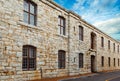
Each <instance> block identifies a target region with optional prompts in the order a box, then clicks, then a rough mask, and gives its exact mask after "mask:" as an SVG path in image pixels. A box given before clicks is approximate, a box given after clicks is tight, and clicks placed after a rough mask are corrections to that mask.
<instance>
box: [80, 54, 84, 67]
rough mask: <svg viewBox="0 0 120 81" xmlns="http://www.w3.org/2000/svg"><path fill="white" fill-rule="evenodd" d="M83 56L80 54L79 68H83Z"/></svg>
mask: <svg viewBox="0 0 120 81" xmlns="http://www.w3.org/2000/svg"><path fill="white" fill-rule="evenodd" d="M83 60H84V59H83V54H82V53H80V54H79V68H83Z"/></svg>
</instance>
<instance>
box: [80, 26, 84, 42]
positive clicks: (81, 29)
mask: <svg viewBox="0 0 120 81" xmlns="http://www.w3.org/2000/svg"><path fill="white" fill-rule="evenodd" d="M83 35H84V28H83V27H82V26H79V40H81V41H83V38H84V36H83Z"/></svg>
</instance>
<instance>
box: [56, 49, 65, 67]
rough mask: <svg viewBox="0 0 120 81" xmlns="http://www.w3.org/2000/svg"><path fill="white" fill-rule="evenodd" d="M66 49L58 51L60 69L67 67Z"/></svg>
mask: <svg viewBox="0 0 120 81" xmlns="http://www.w3.org/2000/svg"><path fill="white" fill-rule="evenodd" d="M65 56H66V54H65V51H64V50H59V51H58V68H59V69H65V58H66V57H65Z"/></svg>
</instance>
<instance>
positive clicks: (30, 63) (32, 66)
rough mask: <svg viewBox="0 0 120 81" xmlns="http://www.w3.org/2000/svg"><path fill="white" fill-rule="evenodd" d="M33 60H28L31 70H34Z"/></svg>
mask: <svg viewBox="0 0 120 81" xmlns="http://www.w3.org/2000/svg"><path fill="white" fill-rule="evenodd" d="M34 65H35V59H30V60H29V68H32V69H34V68H35V66H34Z"/></svg>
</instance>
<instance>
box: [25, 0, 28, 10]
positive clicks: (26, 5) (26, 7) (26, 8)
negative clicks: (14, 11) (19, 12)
mask: <svg viewBox="0 0 120 81" xmlns="http://www.w3.org/2000/svg"><path fill="white" fill-rule="evenodd" d="M28 7H29V5H28V2H27V1H25V0H24V10H25V11H29V8H28Z"/></svg>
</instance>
